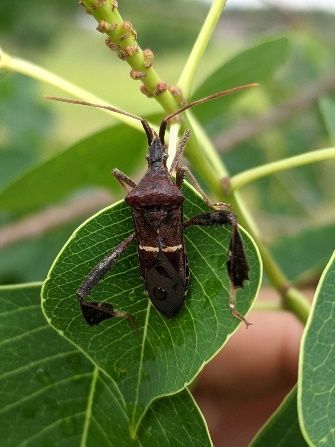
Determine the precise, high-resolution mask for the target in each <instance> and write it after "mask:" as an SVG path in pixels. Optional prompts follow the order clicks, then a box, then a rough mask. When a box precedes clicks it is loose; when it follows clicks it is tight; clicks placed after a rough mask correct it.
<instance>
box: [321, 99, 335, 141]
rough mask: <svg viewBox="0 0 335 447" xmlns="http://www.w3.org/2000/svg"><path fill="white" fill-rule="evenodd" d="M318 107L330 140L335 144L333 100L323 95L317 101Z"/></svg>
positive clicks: (334, 105)
mask: <svg viewBox="0 0 335 447" xmlns="http://www.w3.org/2000/svg"><path fill="white" fill-rule="evenodd" d="M319 108H320V111H321V114H322V116H323V120H324V122H325V126H326V129H327V132H328V135H329V138H330V141H331V142H332V143H334V144H335V102H334V101H332V100H331V99H330V98H327V97H324V98H322V99H320V101H319Z"/></svg>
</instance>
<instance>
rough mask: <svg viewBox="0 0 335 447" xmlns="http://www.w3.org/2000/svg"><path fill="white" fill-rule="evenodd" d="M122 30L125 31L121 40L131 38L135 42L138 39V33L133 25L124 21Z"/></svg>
mask: <svg viewBox="0 0 335 447" xmlns="http://www.w3.org/2000/svg"><path fill="white" fill-rule="evenodd" d="M122 29H123V30H124V34H123V35H122V36H121V37H120V39H121V40H124V39H128V38H130V37H132V38H133V39H134V40H136V39H137V32H136V31H135V29H134V27H133V25H132V23H130V22H127V21H124V22H123V23H122Z"/></svg>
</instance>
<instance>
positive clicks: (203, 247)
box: [43, 189, 261, 427]
mask: <svg viewBox="0 0 335 447" xmlns="http://www.w3.org/2000/svg"><path fill="white" fill-rule="evenodd" d="M185 191H186V197H187V200H186V204H185V215H186V216H187V217H190V216H193V215H196V214H199V213H200V212H201V211H202V210H204V208H205V207H204V204H203V202H202V200H201V199H199V197H198V196H197V195H196V194H195V193H194V192H192V191H191V190H189V189H186V190H185ZM132 231H133V224H132V219H131V214H130V210H129V208H128V207H127V206H126V204H125V203H123V202H122V203H119V204H117V205H115V206H113V207H109V208H107V209H105V210H103V211H101V212H100V213H98V214H96V215H95V216H93V217H92V218H91V219H89V220H88V221H86V222H85V223H84V224H83V225H82V226H81V227H80V228H79V229H78V230H77V231H76V232H75V233H74V234H73V235H72V237H71V238H70V240H69V241H68V243H67V244H66V245H65V247H64V249H63V251H62V252H61V253H60V255H59V257H58V258H57V259H56V261H55V263H54V265H53V266H52V268H51V270H50V272H49V276H48V278H47V280H46V282H45V286H44V289H43V307H44V311H45V313H46V315H47V317H48V319H49V321H50V322H51V324H52V325H53V326H55V328H57V329H58V330H59V331H61V332H62V333H63V334H64V335H65V336H66V337H67V338H69V339H70V340H71V341H72V342H73V343H75V344H76V345H78V346H79V347H80V348H81V349H82V350H83V351H84V352H85V353H86V354H87V355H88V356H89V357H90V358H91V359H92V360H93V361H94V362H95V363H96V364H97V365H98V366H99V367H100V368H101V369H103V370H104V371H105V372H106V373H107V374H108V375H109V376H110V377H112V378H113V380H115V382H116V383H117V385H118V387H119V389H120V392H121V394H122V395H123V397H124V399H125V401H126V403H127V412H128V414H129V417H130V419H131V420H132V422H133V424H134V427H135V426H136V424H137V423H138V421H139V419H140V418H141V416H142V415H143V414H144V412H145V410H146V408H147V406H148V405H149V404H150V402H151V401H152V400H154V399H156V398H157V397H160V396H163V395H166V394H170V393H172V392H176V391H178V390H181V389H183V388H184V387H185V384H187V383H190V382H191V381H192V379H193V378H194V377H195V375H196V374H197V373H198V371H199V370H200V369H201V368H202V366H203V364H204V363H205V362H206V361H208V360H209V359H210V358H211V357H212V356H213V355H214V354H215V353H216V352H217V351H218V349H220V348H221V346H222V345H223V344H224V342H225V341H226V340H227V337H228V336H229V335H230V334H231V333H232V332H233V331H234V330H235V329H236V327H237V325H238V323H239V322H238V320H237V319H235V318H233V317H232V315H231V313H230V312H229V308H228V301H229V281H228V275H227V271H226V258H227V251H228V245H229V239H230V231H229V230H228V229H226V228H220V227H215V228H210V229H207V230H206V229H204V228H203V227H197V228H196V227H194V228H192V227H191V228H189V229H188V231H187V236H186V248H187V253H188V260H189V266H190V287H189V293H188V295H187V300H186V306H185V308H184V310H183V311H182V312H181V313H180V314H179V315H178V316H177V317H175V318H173V319H171V320H167V319H166V318H165V317H164V316H162V315H161V314H159V313H158V312H157V311H156V310H155V309H154V308H153V307H152V306H151V304H150V301H149V300H148V298H147V295H146V294H145V292H144V288H143V284H142V282H141V279H140V275H139V266H138V259H137V254H136V247H135V244H134V245H133V246H131V247H130V248H129V249H128V251H127V252H126V253H125V254H123V255H122V258H121V259H120V260H119V261H118V262H117V263H116V265H115V267H114V268H113V269H112V271H111V272H110V273H109V274H108V275H107V277H106V278H105V280H104V281H102V282H101V283H100V284H99V285H98V286H97V287H96V288H95V290H94V291H93V292H92V299H95V300H102V301H108V302H111V303H113V304H114V305H115V307H116V308H117V309H120V310H126V311H127V312H129V313H131V314H132V315H133V316H134V318H135V319H136V326H137V330H136V333H134V332H133V331H132V330H131V328H130V326H129V323H128V321H127V320H126V319H116V320H114V321H111V320H107V321H104V322H103V323H101V324H100V325H98V326H95V327H88V326H87V324H86V323H85V321H83V319H82V316H81V313H80V310H79V306H78V303H77V300H76V291H77V289H78V287H79V286H80V284H81V282H82V281H83V279H84V278H85V276H86V275H87V274H88V272H89V271H90V269H91V268H92V267H93V266H94V265H95V264H96V263H97V262H98V261H99V260H100V259H101V258H102V257H103V256H104V255H105V254H106V253H107V252H109V251H110V250H112V249H113V248H114V247H116V246H117V245H118V244H119V243H120V241H121V240H123V239H124V238H125V237H127V236H128V235H129V234H130V233H131V232H132ZM244 241H245V248H246V253H247V257H248V261H249V264H250V281H249V282H248V283H247V284H246V285H245V287H244V289H242V290H240V291H239V292H238V295H237V299H238V308H239V310H240V311H241V312H243V313H246V312H247V310H248V309H249V307H250V305H251V304H252V302H253V300H254V298H255V296H256V293H257V289H258V286H259V281H260V272H261V268H260V263H259V257H258V253H257V251H256V249H255V246H254V244H253V242H252V241H251V240H250V238H249V237H248V236H247V235H246V234H245V233H244ZM249 330H252V328H250V329H249Z"/></svg>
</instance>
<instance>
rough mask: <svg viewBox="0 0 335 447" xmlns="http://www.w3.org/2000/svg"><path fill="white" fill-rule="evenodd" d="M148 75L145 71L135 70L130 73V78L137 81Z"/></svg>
mask: <svg viewBox="0 0 335 447" xmlns="http://www.w3.org/2000/svg"><path fill="white" fill-rule="evenodd" d="M146 75H147V74H146V73H144V71H139V70H135V69H134V68H133V69H132V70H131V71H130V77H131V78H132V79H134V80H135V81H137V80H139V79H143V78H145V77H146Z"/></svg>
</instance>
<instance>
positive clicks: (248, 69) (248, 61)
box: [193, 37, 289, 120]
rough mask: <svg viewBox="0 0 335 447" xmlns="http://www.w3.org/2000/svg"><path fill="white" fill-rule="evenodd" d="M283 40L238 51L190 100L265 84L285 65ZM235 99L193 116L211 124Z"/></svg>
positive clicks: (198, 110) (205, 107)
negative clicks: (252, 83)
mask: <svg viewBox="0 0 335 447" xmlns="http://www.w3.org/2000/svg"><path fill="white" fill-rule="evenodd" d="M288 49H289V45H288V40H287V38H286V37H279V38H272V39H268V40H265V41H264V42H262V43H260V44H257V45H255V46H252V47H250V48H248V49H246V50H243V51H241V52H240V53H239V54H237V55H236V56H234V57H233V58H232V59H230V60H229V61H228V62H224V63H223V64H222V65H221V66H220V67H219V68H217V69H216V71H215V72H214V73H212V74H211V75H210V76H209V77H208V78H206V79H205V80H204V81H203V82H202V84H201V85H200V87H198V88H197V90H196V91H195V93H194V95H193V98H194V99H198V98H203V97H205V96H208V95H210V94H212V93H215V92H218V91H220V90H225V89H229V88H232V87H236V86H238V85H242V84H247V83H250V82H259V83H260V84H262V83H264V82H265V81H268V80H269V79H270V78H271V77H272V76H273V75H274V73H275V72H276V70H278V68H279V67H280V66H281V65H282V64H283V63H284V62H285V60H286V57H287V54H288ZM237 97H238V95H229V96H226V97H224V98H221V99H220V101H211V102H210V103H208V104H206V105H203V106H202V107H197V108H195V109H194V113H195V114H196V115H197V116H198V117H200V119H201V120H210V119H211V118H213V117H215V116H216V115H218V114H220V112H221V111H222V110H224V109H225V108H226V107H228V106H229V104H230V103H231V102H232V101H234V98H235V99H236V98H237Z"/></svg>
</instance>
